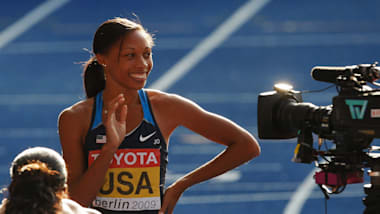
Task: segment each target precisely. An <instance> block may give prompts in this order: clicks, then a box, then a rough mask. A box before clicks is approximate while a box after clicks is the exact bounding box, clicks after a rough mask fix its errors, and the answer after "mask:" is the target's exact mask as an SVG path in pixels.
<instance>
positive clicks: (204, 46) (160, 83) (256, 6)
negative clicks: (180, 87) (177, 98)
mask: <svg viewBox="0 0 380 214" xmlns="http://www.w3.org/2000/svg"><path fill="white" fill-rule="evenodd" d="M269 1H270V0H250V1H248V2H247V3H245V4H244V5H243V6H241V7H240V8H239V9H238V10H237V11H236V12H235V13H234V14H232V15H231V16H230V17H229V18H228V19H227V20H226V21H224V22H223V23H222V24H221V25H220V26H219V27H218V28H217V29H216V30H215V31H213V32H212V33H211V34H210V35H209V36H208V37H206V38H205V39H204V40H202V41H201V42H200V43H199V44H198V45H197V46H196V47H194V49H193V50H192V51H190V52H189V53H188V54H187V55H186V56H185V57H183V58H182V59H181V60H180V61H178V62H177V63H176V64H175V65H174V66H173V67H172V68H170V69H169V70H168V71H167V72H166V73H165V74H163V75H162V76H161V77H160V78H159V79H158V80H156V81H155V82H153V83H152V85H151V86H150V87H149V88H155V89H159V90H162V91H166V90H167V89H168V88H170V87H171V86H172V85H173V84H174V83H175V82H176V81H178V80H179V79H180V78H182V77H183V76H184V75H185V74H186V73H188V72H189V71H190V70H191V69H192V68H193V67H194V66H195V65H197V64H198V63H199V62H200V61H201V60H202V59H203V58H205V57H206V56H207V55H209V54H210V53H211V52H212V51H213V50H214V49H215V48H217V47H218V46H220V45H221V44H222V43H223V42H224V41H225V40H226V39H227V38H228V37H229V36H230V35H231V34H232V33H234V32H235V31H236V30H238V29H239V28H240V27H241V26H242V25H243V24H244V23H246V22H247V21H248V20H249V19H250V18H252V17H253V16H254V15H255V14H256V13H257V12H259V11H260V10H261V9H262V8H263V7H264V6H265V5H266V4H267V3H268V2H269Z"/></svg>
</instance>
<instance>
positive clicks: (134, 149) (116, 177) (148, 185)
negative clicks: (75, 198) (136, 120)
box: [84, 89, 168, 214]
mask: <svg viewBox="0 0 380 214" xmlns="http://www.w3.org/2000/svg"><path fill="white" fill-rule="evenodd" d="M139 98H140V102H141V105H142V109H143V114H144V117H143V120H142V122H141V123H140V124H139V125H138V126H137V127H136V128H135V129H134V130H132V131H131V132H130V133H127V134H126V136H125V138H124V140H123V142H122V143H121V144H120V146H119V149H118V150H117V152H116V153H115V154H114V157H113V160H112V162H111V164H110V167H109V169H108V171H107V173H106V177H105V183H104V185H103V186H102V188H101V189H100V191H99V192H98V194H97V196H96V199H95V200H94V201H93V202H92V207H94V208H96V209H98V210H99V211H101V212H102V213H147V214H148V213H158V210H159V209H160V208H161V203H162V199H163V191H164V185H165V173H166V166H167V163H168V159H167V157H168V151H167V146H166V142H165V140H164V138H163V136H162V134H161V131H160V129H159V127H158V126H157V123H156V121H155V119H154V116H153V114H152V110H151V106H150V103H149V98H148V96H147V93H146V91H144V90H143V89H141V90H139ZM102 110H103V96H102V92H100V93H99V94H97V95H96V97H95V100H94V108H93V112H92V119H91V126H90V129H89V131H88V133H87V136H86V140H85V144H84V152H85V157H86V161H87V167H89V166H91V164H92V162H93V161H94V160H95V159H96V157H97V156H98V155H99V153H100V149H101V148H102V146H103V145H104V143H106V142H107V139H106V130H105V126H104V125H103V123H102Z"/></svg>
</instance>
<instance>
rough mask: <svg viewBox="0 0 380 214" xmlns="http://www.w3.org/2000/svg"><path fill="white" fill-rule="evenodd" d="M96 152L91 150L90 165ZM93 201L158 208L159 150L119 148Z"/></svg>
mask: <svg viewBox="0 0 380 214" xmlns="http://www.w3.org/2000/svg"><path fill="white" fill-rule="evenodd" d="M99 153H100V150H95V151H90V153H89V157H88V163H89V166H90V165H91V164H92V163H93V161H94V160H95V159H96V158H97V157H98V156H99ZM92 205H93V206H94V207H101V208H104V209H107V210H115V211H138V210H159V209H160V208H161V200H160V150H159V149H119V150H118V151H117V152H116V153H115V154H114V157H113V159H112V162H111V164H110V167H109V169H108V171H107V173H106V177H105V182H104V184H103V186H102V188H101V189H100V191H99V193H98V195H97V197H96V199H95V200H94V201H93V202H92Z"/></svg>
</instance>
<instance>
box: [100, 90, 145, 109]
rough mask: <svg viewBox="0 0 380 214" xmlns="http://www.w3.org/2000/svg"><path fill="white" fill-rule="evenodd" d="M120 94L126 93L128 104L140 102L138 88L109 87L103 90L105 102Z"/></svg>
mask: <svg viewBox="0 0 380 214" xmlns="http://www.w3.org/2000/svg"><path fill="white" fill-rule="evenodd" d="M119 94H123V95H124V97H125V100H126V104H127V105H131V104H132V105H133V104H139V103H140V99H139V95H138V90H136V89H114V88H107V87H106V88H105V89H104V91H103V102H104V103H108V102H110V101H111V100H112V99H114V98H115V97H116V96H117V95H119Z"/></svg>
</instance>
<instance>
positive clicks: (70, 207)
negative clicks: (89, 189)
mask: <svg viewBox="0 0 380 214" xmlns="http://www.w3.org/2000/svg"><path fill="white" fill-rule="evenodd" d="M62 213H63V214H79V213H80V214H82V213H83V214H100V212H99V211H97V210H95V209H91V208H85V207H82V206H81V205H80V204H78V203H77V202H75V201H73V200H71V199H62Z"/></svg>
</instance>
